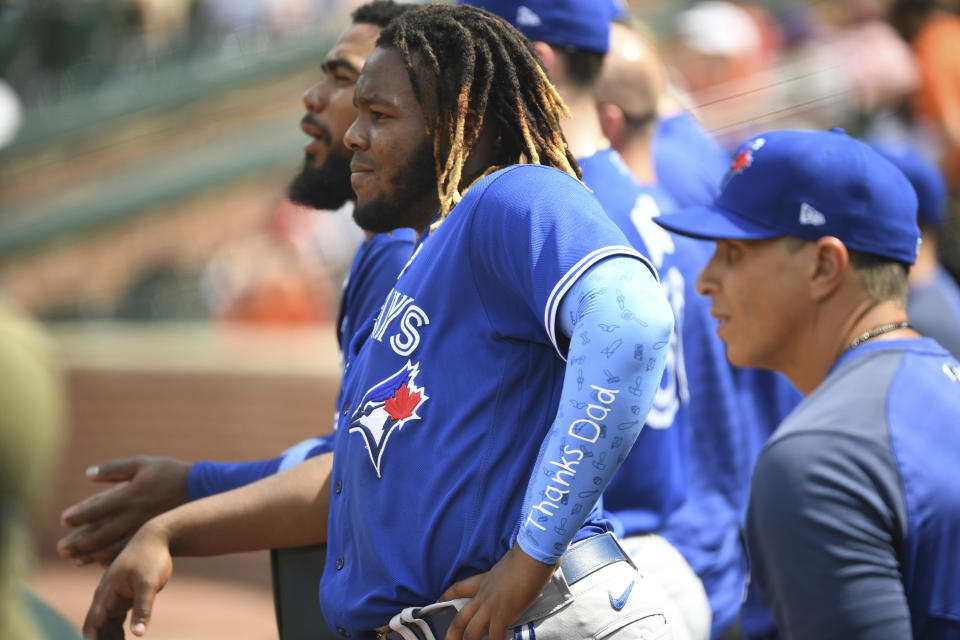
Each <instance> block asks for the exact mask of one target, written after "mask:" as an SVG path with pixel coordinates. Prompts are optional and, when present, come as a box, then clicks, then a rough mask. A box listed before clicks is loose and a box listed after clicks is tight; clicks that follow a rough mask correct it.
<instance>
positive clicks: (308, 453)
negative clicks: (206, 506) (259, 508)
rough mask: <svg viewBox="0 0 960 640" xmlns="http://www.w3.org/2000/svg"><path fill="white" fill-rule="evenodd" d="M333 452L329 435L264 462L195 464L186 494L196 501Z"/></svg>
mask: <svg viewBox="0 0 960 640" xmlns="http://www.w3.org/2000/svg"><path fill="white" fill-rule="evenodd" d="M329 451H333V435H332V434H331V435H327V436H320V437H317V438H310V439H308V440H304V441H303V442H301V443H299V444H296V445H294V446H293V447H290V448H289V449H287V450H286V451H284V452H283V454H281V455H279V456H277V457H276V458H270V459H268V460H251V461H249V462H211V461H202V462H197V463H196V464H194V465H193V467H192V468H191V469H190V473H189V474H188V475H187V492H188V493H189V495H190V499H191V500H199V499H200V498H206V497H207V496H212V495H214V494H217V493H223V492H225V491H230V490H231V489H236V488H238V487H242V486H245V485H248V484H250V483H253V482H256V481H257V480H262V479H263V478H266V477H267V476H270V475H273V474H275V473H278V472H280V471H283V470H285V469H289V468H290V467H292V466H294V465H296V464H300V463H301V462H303V461H304V460H307V459H309V458H313V457H314V456H318V455H320V454H321V453H327V452H329Z"/></svg>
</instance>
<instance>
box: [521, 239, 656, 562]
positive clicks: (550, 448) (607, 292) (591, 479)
mask: <svg viewBox="0 0 960 640" xmlns="http://www.w3.org/2000/svg"><path fill="white" fill-rule="evenodd" d="M558 323H559V329H560V332H561V333H562V334H563V335H565V336H567V337H568V338H569V341H570V346H569V348H568V351H567V369H566V373H565V374H564V380H563V390H562V391H561V396H560V405H559V409H558V412H557V416H556V419H555V420H554V422H553V425H552V426H551V427H550V430H549V432H548V434H547V437H546V438H545V440H544V444H543V447H541V449H540V455H539V458H538V460H537V464H536V467H535V470H534V474H533V477H532V478H531V480H530V484H529V485H528V486H527V491H526V494H525V497H524V511H523V513H524V519H523V521H522V523H521V525H520V531H519V533H518V535H517V543H518V544H519V545H520V548H521V549H522V550H523V551H524V552H526V553H527V555H529V556H531V557H532V558H535V559H537V560H539V561H541V562H545V563H548V564H553V563H555V562H556V561H557V560H558V559H559V558H560V556H561V555H563V552H564V551H565V550H566V548H567V545H568V544H569V543H570V540H571V539H572V537H573V535H574V534H575V533H576V531H577V529H578V528H579V525H581V524H582V523H583V519H584V517H585V515H586V513H587V512H589V511H590V508H591V507H592V506H593V504H594V503H595V502H596V500H597V498H598V497H599V495H600V493H602V491H603V490H604V488H605V487H606V486H607V483H609V482H610V479H611V478H612V477H613V474H614V472H615V471H616V470H617V468H618V467H619V466H620V464H621V463H622V462H623V460H624V458H626V455H627V453H628V452H629V451H630V447H631V446H633V443H634V441H635V440H636V438H637V436H638V435H639V434H640V429H641V428H642V427H643V423H644V420H645V418H646V415H647V412H648V411H649V410H650V406H651V405H652V403H653V397H654V394H655V393H656V391H657V387H658V385H659V383H660V377H661V376H662V375H663V369H664V365H665V363H666V357H667V351H668V347H669V344H670V335H671V333H672V331H673V312H672V311H671V310H670V306H669V304H668V303H667V300H666V297H665V296H664V294H663V291H662V289H661V288H660V285H659V283H658V282H657V280H656V278H655V277H654V276H653V274H652V273H651V272H650V270H649V269H648V268H647V267H646V266H645V265H644V264H643V263H642V262H640V261H639V260H636V259H633V258H627V257H617V258H611V259H608V260H605V261H603V262H600V263H598V264H597V265H594V266H593V267H592V268H590V269H589V270H588V271H586V272H585V273H584V274H583V275H582V276H581V277H580V278H579V279H578V280H577V282H576V283H575V284H574V285H573V287H572V288H571V289H570V290H569V291H568V292H567V294H566V295H565V296H564V298H563V300H562V302H561V306H560V313H559V314H558ZM571 524H572V525H573V526H571ZM560 531H563V533H562V534H561V533H559V532H560Z"/></svg>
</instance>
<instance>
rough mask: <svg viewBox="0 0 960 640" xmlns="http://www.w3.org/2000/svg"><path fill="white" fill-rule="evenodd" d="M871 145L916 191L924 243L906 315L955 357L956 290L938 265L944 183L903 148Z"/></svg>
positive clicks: (958, 347)
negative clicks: (900, 172)
mask: <svg viewBox="0 0 960 640" xmlns="http://www.w3.org/2000/svg"><path fill="white" fill-rule="evenodd" d="M870 144H871V146H872V147H873V148H874V149H876V150H877V151H878V152H879V153H880V155H882V156H883V157H884V158H886V159H887V160H889V161H890V162H892V163H893V164H894V166H896V167H897V168H898V169H900V171H902V172H903V175H905V176H907V180H909V181H910V184H911V185H913V189H914V191H916V192H917V224H918V225H919V226H920V235H921V237H922V238H923V242H922V243H921V244H920V250H919V251H918V252H917V261H916V262H915V263H914V265H913V267H912V268H911V269H910V280H909V284H910V296H909V297H908V298H907V313H908V314H909V315H910V323H911V324H912V325H913V328H914V329H916V330H917V331H918V332H920V334H922V335H925V336H928V337H930V338H933V339H934V340H936V341H937V342H939V343H940V345H941V346H942V347H943V348H944V349H946V350H947V351H949V352H950V353H951V354H952V355H953V357H955V358H960V286H958V284H957V281H956V280H955V279H954V277H953V276H952V275H950V273H949V272H948V271H947V270H946V269H945V268H944V267H943V265H942V264H940V259H939V256H938V244H937V240H938V236H939V231H940V227H941V226H942V225H943V221H944V217H945V216H946V213H947V202H948V199H947V183H946V181H945V180H944V178H943V173H942V172H941V171H940V167H938V166H937V165H936V163H934V162H933V161H931V160H929V159H928V158H926V157H924V156H923V155H922V154H921V153H920V151H919V150H918V149H916V148H914V147H912V146H911V145H909V144H908V143H905V142H903V143H897V142H892V141H887V142H880V141H873V142H871V143H870Z"/></svg>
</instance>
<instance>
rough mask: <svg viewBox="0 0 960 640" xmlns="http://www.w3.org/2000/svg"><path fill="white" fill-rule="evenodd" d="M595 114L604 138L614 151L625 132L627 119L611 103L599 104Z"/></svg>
mask: <svg viewBox="0 0 960 640" xmlns="http://www.w3.org/2000/svg"><path fill="white" fill-rule="evenodd" d="M597 112H598V114H599V116H600V128H601V129H602V130H603V135H604V137H605V138H606V139H607V140H609V141H610V145H611V146H612V147H613V148H614V149H616V148H618V147H619V146H620V144H621V142H623V139H624V137H625V136H626V131H627V117H626V116H625V115H624V113H623V109H621V108H620V107H618V106H617V105H615V104H613V103H611V102H601V103H599V104H598V105H597Z"/></svg>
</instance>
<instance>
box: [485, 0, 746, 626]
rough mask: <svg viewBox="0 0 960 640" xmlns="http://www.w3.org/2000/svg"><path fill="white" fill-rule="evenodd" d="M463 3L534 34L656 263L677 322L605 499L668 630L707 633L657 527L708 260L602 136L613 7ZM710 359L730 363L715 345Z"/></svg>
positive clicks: (635, 240) (634, 235) (572, 127)
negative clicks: (601, 85)
mask: <svg viewBox="0 0 960 640" xmlns="http://www.w3.org/2000/svg"><path fill="white" fill-rule="evenodd" d="M469 4H472V5H474V6H480V7H483V8H485V9H488V10H491V11H493V12H494V13H497V14H498V15H500V16H502V17H503V18H504V19H506V20H508V21H510V22H511V23H513V24H514V26H516V27H517V28H518V29H519V30H520V31H521V32H522V33H524V34H525V35H526V36H527V37H528V38H530V39H531V40H532V41H533V46H534V48H535V50H536V51H537V53H538V54H539V56H540V58H541V59H542V60H543V61H544V66H545V68H546V70H547V74H548V75H549V76H550V78H551V80H552V81H553V82H554V84H555V85H556V87H557V91H558V92H559V94H560V96H561V97H562V98H563V100H564V102H565V103H566V104H567V106H568V107H569V108H570V111H571V113H572V115H573V117H572V118H570V119H568V120H564V121H563V122H562V123H561V126H562V128H563V132H564V135H565V137H566V138H567V141H568V142H569V145H570V150H571V152H572V153H573V154H574V155H575V156H577V161H578V162H579V164H580V168H581V170H582V172H583V182H584V184H586V185H587V186H588V187H589V188H590V189H591V190H592V191H593V194H594V196H595V197H596V198H597V200H598V201H599V203H600V205H601V206H602V207H603V210H604V212H605V213H606V214H607V216H608V218H610V220H611V221H612V222H614V224H616V225H617V227H618V228H620V230H621V231H623V233H624V235H626V237H627V239H628V240H629V242H630V245H631V246H633V247H635V248H636V249H637V250H639V251H640V252H641V253H643V254H644V255H648V256H650V257H651V259H652V260H653V262H654V264H655V265H656V267H657V268H658V270H660V273H661V276H662V282H661V286H662V288H663V290H664V293H665V295H666V297H667V300H668V302H669V303H670V306H671V309H672V310H673V313H674V318H675V323H676V327H677V331H676V332H675V333H674V336H673V339H672V340H671V343H670V351H669V353H668V356H667V364H666V367H665V372H664V376H663V378H662V379H661V381H660V385H659V388H658V390H657V393H656V395H655V397H654V403H653V407H652V408H651V410H650V412H649V414H648V415H647V420H646V428H645V429H644V431H643V433H641V435H640V436H639V438H638V440H637V445H636V446H635V447H634V448H633V450H632V451H631V452H630V455H629V456H628V457H627V459H626V460H625V461H624V464H623V467H622V468H621V470H620V471H619V472H618V473H617V475H616V476H615V477H614V479H613V480H612V481H611V484H610V486H609V487H608V489H607V491H606V492H605V493H604V507H605V509H606V510H607V511H608V512H610V513H611V514H612V516H613V517H612V518H611V519H612V522H613V523H614V526H615V530H616V532H617V534H618V536H621V537H622V540H623V545H624V549H625V550H626V551H627V552H628V553H630V555H631V557H632V559H633V561H634V562H635V563H636V564H637V566H638V567H639V568H640V570H641V572H642V573H643V574H644V575H645V576H647V577H648V578H653V579H654V580H655V581H656V582H658V583H663V584H661V585H660V586H665V585H669V587H670V589H664V590H665V591H666V595H668V596H669V597H668V598H667V599H666V600H665V602H666V605H665V606H667V610H666V613H667V616H668V618H669V619H671V621H672V632H673V635H674V637H675V638H677V639H678V640H688V639H693V638H696V639H702V640H706V638H707V637H708V635H709V629H710V609H709V603H708V601H707V598H706V594H705V593H704V590H703V586H702V585H701V584H700V581H699V579H698V578H697V576H696V575H695V574H694V573H693V571H692V570H691V569H690V567H689V565H688V564H687V563H686V561H685V560H684V559H683V557H682V556H681V555H680V554H679V553H678V552H677V551H676V549H674V548H672V547H671V545H669V544H668V543H667V542H666V541H665V540H663V539H662V538H660V537H659V536H658V535H657V534H656V532H657V531H658V530H659V528H660V527H661V526H662V524H663V522H664V521H665V520H666V518H667V516H668V515H669V514H670V513H671V512H672V511H673V510H674V509H676V508H677V506H678V505H679V504H680V503H681V502H682V501H683V499H684V495H685V492H686V483H687V478H686V450H687V445H688V443H687V441H688V439H689V433H688V430H689V423H688V411H689V408H688V405H689V400H690V398H689V394H688V386H687V380H686V372H685V360H686V359H687V357H694V358H697V357H699V356H700V354H699V353H697V352H696V351H695V352H694V353H693V354H684V341H683V336H684V335H685V334H686V333H689V332H691V331H697V329H696V328H693V327H694V325H697V326H698V327H699V331H700V332H703V331H705V330H707V328H708V327H711V326H712V325H711V324H710V322H711V319H710V316H709V313H708V308H707V306H706V305H705V304H704V302H703V301H702V299H697V298H698V297H697V296H696V293H695V291H694V290H693V280H694V277H695V275H696V273H697V272H698V271H699V268H700V267H701V266H702V265H703V264H705V263H706V260H707V253H706V248H705V247H700V246H698V243H696V242H694V241H692V240H689V239H686V238H683V239H679V241H678V242H676V243H675V242H673V241H672V240H671V239H670V238H669V237H667V236H668V234H667V233H666V232H664V231H663V230H662V229H660V228H659V227H658V226H657V225H655V224H654V223H653V222H652V220H651V218H652V217H653V216H654V215H656V214H657V213H659V212H660V211H661V210H662V209H660V207H664V208H666V209H670V208H673V206H674V205H673V203H672V201H671V200H670V198H669V196H667V194H666V193H664V192H663V191H662V190H661V189H659V188H658V187H657V186H656V185H654V184H652V180H651V184H647V185H641V184H638V182H637V181H636V180H635V179H634V178H633V177H632V176H631V175H630V171H629V170H628V168H627V167H626V166H625V164H624V161H623V159H622V158H621V157H620V155H619V154H618V153H617V152H616V151H614V150H613V149H611V148H610V147H609V142H608V141H607V140H606V139H605V138H604V136H603V132H602V130H601V122H600V115H599V113H598V108H597V89H598V82H599V81H600V77H601V70H602V67H603V66H604V64H605V60H604V59H605V57H606V52H607V50H608V46H609V41H610V20H611V19H612V18H613V17H614V14H615V9H616V7H615V6H613V5H612V4H611V5H610V6H609V7H607V6H606V5H605V4H603V3H601V5H600V6H599V7H598V6H597V5H596V3H595V2H585V1H583V0H563V1H561V2H556V1H553V0H551V1H539V0H537V1H532V2H531V1H529V0H528V1H525V2H523V3H520V2H516V1H514V0H470V2H469ZM605 10H607V11H606V12H605ZM653 108H654V107H653V106H652V105H651V111H652V109H653ZM652 123H653V118H652V117H650V118H647V119H646V124H647V135H648V136H649V128H650V125H652ZM677 245H679V247H678V246H677ZM691 261H692V263H691ZM681 270H682V271H681ZM682 272H686V274H687V277H686V278H685V277H684V276H683V275H682ZM687 299H691V300H692V307H693V308H692V309H691V308H685V307H686V305H687V303H686V300H687ZM717 361H718V362H719V363H720V364H721V365H722V366H723V367H724V369H726V368H727V365H726V364H725V362H724V359H723V357H722V351H720V352H719V357H718V358H717ZM704 366H706V363H704Z"/></svg>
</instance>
